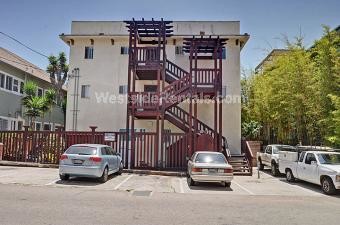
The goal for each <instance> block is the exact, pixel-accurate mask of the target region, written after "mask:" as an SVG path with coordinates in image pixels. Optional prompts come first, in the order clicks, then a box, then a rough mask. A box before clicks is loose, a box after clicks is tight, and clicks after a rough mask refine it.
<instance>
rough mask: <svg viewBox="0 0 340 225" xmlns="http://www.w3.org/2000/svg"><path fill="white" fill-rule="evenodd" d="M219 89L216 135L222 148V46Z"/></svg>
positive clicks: (220, 48) (220, 47)
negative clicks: (217, 129) (217, 128)
mask: <svg viewBox="0 0 340 225" xmlns="http://www.w3.org/2000/svg"><path fill="white" fill-rule="evenodd" d="M219 50H220V51H219V52H220V55H219V79H218V80H219V91H220V94H219V95H220V96H219V126H218V127H219V131H218V133H219V135H218V147H219V149H221V148H222V117H223V115H222V100H223V99H222V46H219Z"/></svg>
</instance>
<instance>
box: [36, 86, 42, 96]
mask: <svg viewBox="0 0 340 225" xmlns="http://www.w3.org/2000/svg"><path fill="white" fill-rule="evenodd" d="M37 96H39V97H42V96H43V89H41V88H38V91H37Z"/></svg>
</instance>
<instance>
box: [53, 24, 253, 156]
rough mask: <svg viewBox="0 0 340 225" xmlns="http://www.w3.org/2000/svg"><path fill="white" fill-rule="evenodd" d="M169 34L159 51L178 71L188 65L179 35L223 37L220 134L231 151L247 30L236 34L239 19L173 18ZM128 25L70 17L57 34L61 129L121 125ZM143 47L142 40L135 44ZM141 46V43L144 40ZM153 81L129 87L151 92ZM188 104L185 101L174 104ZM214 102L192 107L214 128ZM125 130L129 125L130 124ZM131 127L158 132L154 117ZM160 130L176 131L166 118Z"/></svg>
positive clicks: (236, 145)
mask: <svg viewBox="0 0 340 225" xmlns="http://www.w3.org/2000/svg"><path fill="white" fill-rule="evenodd" d="M171 27H172V28H171V29H172V31H171V33H172V34H171V36H170V35H169V37H167V38H166V40H165V41H164V48H165V50H164V52H166V59H167V60H168V61H170V63H173V64H176V65H177V66H178V67H180V68H182V69H183V70H184V71H189V70H190V60H189V56H188V53H187V51H186V48H185V40H186V39H187V38H190V37H193V36H197V37H198V36H199V37H218V38H221V39H223V40H225V44H224V46H223V52H222V56H221V57H222V60H221V70H222V83H221V86H222V87H221V91H220V92H221V93H220V94H221V95H222V96H223V103H222V105H221V107H222V110H221V111H222V114H223V119H222V117H221V119H220V120H221V124H222V126H221V127H222V128H221V129H222V135H223V136H224V137H226V139H227V141H228V146H229V150H230V151H231V153H235V154H237V153H240V151H241V103H240V92H241V87H240V52H241V50H242V48H243V47H244V45H245V44H246V42H247V40H248V39H249V35H248V34H241V33H240V22H239V21H174V22H172V23H171ZM129 37H130V36H129V30H128V28H127V24H126V23H124V22H123V21H73V22H72V25H71V32H70V33H69V34H61V35H60V38H61V39H62V40H63V41H64V42H65V43H66V44H67V45H69V46H70V71H72V70H73V74H72V75H71V78H70V80H69V83H68V95H67V114H66V129H67V130H78V131H81V130H88V129H89V126H97V127H98V128H97V130H99V131H122V130H125V129H126V128H127V123H126V121H127V115H128V114H127V103H126V98H127V94H128V93H129V92H130V91H131V89H130V90H128V89H129V88H128V71H129V69H128V68H129V53H131V51H129ZM140 45H141V46H143V43H140ZM144 46H146V45H144ZM198 64H199V65H198V67H206V68H213V67H214V64H213V63H212V62H207V61H199V62H198ZM157 85H158V84H157V80H154V79H139V78H137V77H136V82H135V86H134V89H135V90H134V91H136V92H156V91H157ZM180 107H181V108H183V109H187V108H188V104H186V103H185V102H183V103H180ZM213 109H214V105H213V104H209V103H204V104H199V105H198V106H197V115H198V117H199V119H200V121H202V123H204V124H206V125H207V126H209V127H214V110H213ZM130 129H131V127H130ZM133 129H134V130H136V131H141V132H143V131H144V132H145V131H146V132H148V131H151V132H158V130H157V121H156V120H155V119H154V118H151V117H149V118H146V117H145V118H143V119H140V120H136V121H135V122H134V126H133ZM164 130H165V131H166V132H174V133H177V132H181V129H179V127H178V126H176V125H175V124H173V123H172V122H169V121H165V122H164Z"/></svg>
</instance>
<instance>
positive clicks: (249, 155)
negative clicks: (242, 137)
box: [244, 141, 254, 174]
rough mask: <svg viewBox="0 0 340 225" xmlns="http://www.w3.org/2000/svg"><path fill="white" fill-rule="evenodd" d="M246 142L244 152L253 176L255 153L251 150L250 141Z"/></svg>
mask: <svg viewBox="0 0 340 225" xmlns="http://www.w3.org/2000/svg"><path fill="white" fill-rule="evenodd" d="M245 142H246V148H245V149H244V151H245V152H244V153H245V155H246V158H247V161H248V164H249V169H250V172H251V174H253V159H254V155H253V152H252V151H251V149H250V146H249V143H248V141H245Z"/></svg>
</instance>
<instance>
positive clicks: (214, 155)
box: [188, 151, 233, 187]
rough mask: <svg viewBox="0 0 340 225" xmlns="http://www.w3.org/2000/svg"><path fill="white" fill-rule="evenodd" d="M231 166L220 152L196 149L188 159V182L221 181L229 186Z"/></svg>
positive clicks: (192, 183)
mask: <svg viewBox="0 0 340 225" xmlns="http://www.w3.org/2000/svg"><path fill="white" fill-rule="evenodd" d="M232 179H233V167H232V166H231V165H230V164H228V161H227V160H226V158H225V157H224V155H223V154H222V153H220V152H211V151H210V152H208V151H198V152H195V153H194V154H193V155H192V157H191V158H190V160H189V161H188V184H189V185H190V186H192V185H195V184H196V182H221V183H223V184H224V185H225V187H230V185H231V180H232Z"/></svg>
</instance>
